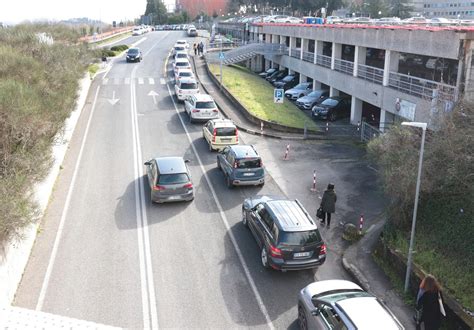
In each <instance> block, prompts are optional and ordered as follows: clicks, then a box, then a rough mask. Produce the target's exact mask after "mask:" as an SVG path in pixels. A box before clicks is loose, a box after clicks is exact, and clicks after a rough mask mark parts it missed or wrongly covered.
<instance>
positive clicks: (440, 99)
mask: <svg viewBox="0 0 474 330" xmlns="http://www.w3.org/2000/svg"><path fill="white" fill-rule="evenodd" d="M218 31H219V32H220V33H222V34H226V35H227V34H230V35H232V36H234V37H237V38H240V39H243V40H244V42H245V43H250V42H260V43H271V44H278V45H279V46H278V47H279V49H280V51H279V52H261V55H257V56H254V57H253V58H252V59H250V60H249V61H248V63H247V64H248V65H249V67H250V68H251V69H252V70H254V71H262V70H264V69H267V68H270V67H277V68H287V69H288V70H289V72H290V73H291V72H297V73H299V76H300V80H301V81H313V82H314V84H313V86H314V87H313V88H314V89H319V88H321V87H323V88H328V89H329V90H330V95H331V96H334V95H341V94H348V95H350V96H351V101H352V102H351V116H350V122H351V123H352V124H357V123H358V122H360V121H362V120H366V121H369V122H371V123H372V124H373V125H375V126H378V127H379V128H380V129H382V130H383V129H384V128H385V127H387V125H391V124H392V123H394V122H397V121H400V120H407V119H408V120H413V121H423V122H428V123H433V119H434V117H435V116H437V115H438V114H440V113H442V112H444V111H449V110H451V109H452V106H453V104H454V102H456V101H457V100H459V99H460V98H461V97H464V98H465V99H467V100H473V99H474V93H473V87H472V78H471V76H472V75H473V73H472V72H471V67H472V63H471V58H472V49H473V45H471V43H472V39H473V38H474V29H472V28H468V27H466V28H463V27H443V28H436V27H422V26H410V27H401V26H363V25H306V24H299V25H295V24H264V23H257V24H252V25H245V24H239V23H219V25H218ZM280 45H281V47H280ZM244 47H251V46H249V45H247V46H244ZM271 49H275V47H273V48H271Z"/></svg>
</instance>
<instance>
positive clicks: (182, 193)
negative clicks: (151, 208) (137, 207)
mask: <svg viewBox="0 0 474 330" xmlns="http://www.w3.org/2000/svg"><path fill="white" fill-rule="evenodd" d="M187 162H188V160H184V159H183V158H182V157H159V158H154V159H151V160H149V161H147V162H145V166H146V173H147V176H148V183H149V184H150V189H151V201H152V202H155V203H164V202H178V201H192V200H193V199H194V190H193V182H192V180H191V174H190V172H189V169H188V166H187V165H186V163H187Z"/></svg>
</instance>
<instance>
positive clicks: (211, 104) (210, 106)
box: [196, 101, 216, 109]
mask: <svg viewBox="0 0 474 330" xmlns="http://www.w3.org/2000/svg"><path fill="white" fill-rule="evenodd" d="M215 107H216V104H215V103H214V101H206V102H196V108H198V109H214V108H215Z"/></svg>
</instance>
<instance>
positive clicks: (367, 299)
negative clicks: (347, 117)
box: [145, 42, 403, 329]
mask: <svg viewBox="0 0 474 330" xmlns="http://www.w3.org/2000/svg"><path fill="white" fill-rule="evenodd" d="M177 45H178V43H177ZM179 45H180V46H183V45H184V47H185V49H188V47H186V45H185V44H184V43H182V42H180V43H179ZM175 46H176V45H175ZM178 53H179V51H178V52H172V54H173V55H174V63H173V66H172V67H173V71H174V77H175V91H176V98H177V100H178V101H183V103H184V111H185V112H186V114H187V116H188V117H189V120H190V122H197V121H202V122H204V125H203V127H202V137H203V139H204V141H205V142H206V143H207V145H208V147H209V151H211V152H212V151H214V150H216V151H218V154H217V158H216V162H217V167H218V168H219V169H220V170H221V171H222V173H223V176H224V181H225V183H226V185H227V186H228V187H229V188H232V187H234V186H240V185H261V186H263V185H264V184H265V168H264V166H263V160H262V157H261V156H260V155H259V153H258V152H257V150H256V148H255V146H253V145H242V144H239V142H240V141H239V131H238V128H237V127H236V125H235V124H234V123H233V122H232V121H231V120H229V119H225V118H222V117H221V115H220V113H219V109H218V108H217V106H216V104H215V102H214V100H213V98H212V96H210V95H207V94H205V93H202V91H201V90H200V89H199V86H198V85H199V84H198V81H197V80H196V78H195V75H194V73H193V72H192V66H191V64H190V62H189V59H187V61H188V63H189V66H191V69H190V68H189V67H188V66H181V65H176V64H177V63H179V62H180V61H184V60H185V58H184V57H177V56H176V55H177V54H178ZM185 67H186V68H185ZM184 72H186V73H187V75H186V76H182V75H181V74H182V73H184ZM277 72H278V71H277V70H272V71H270V72H268V73H269V74H274V73H277ZM191 75H192V76H191ZM185 84H191V85H193V87H196V88H192V89H190V91H189V92H188V93H184V90H186V88H183V87H184V86H185ZM314 92H315V91H312V85H311V83H302V84H297V85H295V86H294V91H291V90H290V91H289V93H288V94H289V95H288V96H287V97H289V98H292V99H295V97H298V98H297V99H298V100H299V99H302V98H304V97H308V98H309V99H308V100H307V101H306V100H304V102H303V104H305V105H306V104H308V102H309V103H310V102H318V101H319V100H320V99H324V98H326V97H327V95H328V94H327V93H326V91H321V92H320V93H314ZM327 99H329V98H327ZM187 164H188V161H187V160H185V159H183V158H182V157H157V158H153V159H151V160H149V161H147V162H146V163H145V166H146V173H147V178H148V181H149V185H150V188H151V200H152V201H153V202H157V203H162V202H171V201H173V202H174V201H192V200H193V199H194V187H193V182H192V178H191V173H190V171H189V168H188V166H187ZM241 221H242V224H243V226H245V227H247V228H248V229H249V235H253V237H254V238H255V240H256V242H257V245H258V247H259V253H260V262H261V265H262V267H264V268H271V269H275V270H280V271H287V270H304V269H312V268H315V267H319V266H321V265H322V264H324V263H325V261H326V257H327V246H326V243H325V242H324V240H323V238H322V236H321V233H320V231H319V229H318V226H317V225H316V222H315V221H314V220H313V219H312V217H311V216H310V215H309V213H308V211H307V210H306V209H305V208H304V207H303V205H302V204H301V203H300V202H299V201H298V200H296V199H295V200H291V199H288V198H284V197H277V196H268V195H256V196H253V197H249V198H246V199H245V200H244V201H243V203H242V218H241ZM297 305H298V324H299V326H300V328H301V329H368V328H370V329H372V328H373V327H370V325H371V324H372V325H373V324H376V325H377V326H381V328H383V329H403V327H402V326H401V325H400V323H399V322H398V320H397V319H396V318H395V316H394V315H393V314H392V313H391V312H390V311H389V310H388V309H387V308H386V306H385V305H384V304H383V303H382V302H380V301H379V300H378V299H377V298H376V297H374V296H372V295H370V294H369V293H367V292H365V291H364V290H362V289H361V288H360V287H359V286H358V285H356V284H354V283H352V282H348V281H342V280H330V281H318V282H314V283H311V284H309V285H308V286H306V287H305V288H303V289H302V290H301V291H300V292H299V294H298V299H297ZM374 322H375V323H374Z"/></svg>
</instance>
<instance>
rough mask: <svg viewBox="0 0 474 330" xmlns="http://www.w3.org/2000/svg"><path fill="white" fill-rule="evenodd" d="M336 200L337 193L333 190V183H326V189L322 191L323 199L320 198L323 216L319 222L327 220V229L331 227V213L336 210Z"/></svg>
mask: <svg viewBox="0 0 474 330" xmlns="http://www.w3.org/2000/svg"><path fill="white" fill-rule="evenodd" d="M336 201H337V195H336V192H335V191H334V184H332V183H330V184H328V187H327V189H326V190H325V191H324V193H323V199H322V200H321V208H322V210H323V218H322V219H321V223H322V224H324V223H325V222H327V224H328V229H329V228H330V227H331V213H334V212H336Z"/></svg>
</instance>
